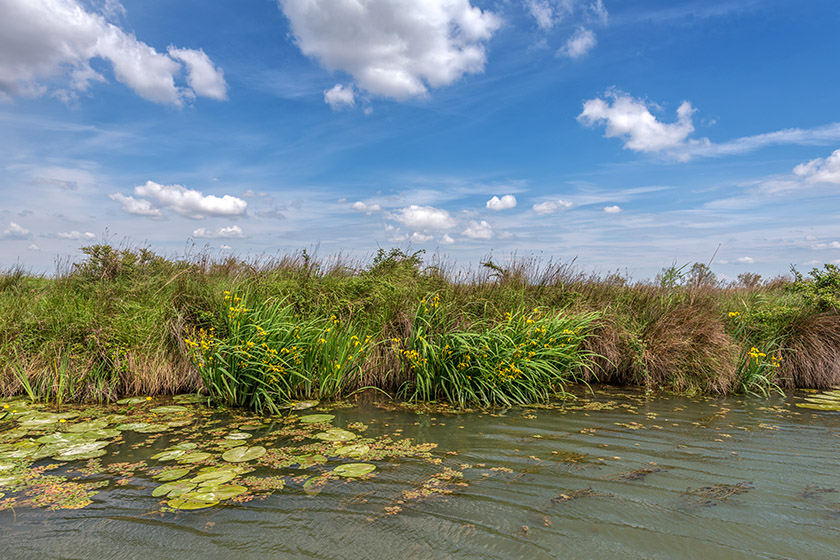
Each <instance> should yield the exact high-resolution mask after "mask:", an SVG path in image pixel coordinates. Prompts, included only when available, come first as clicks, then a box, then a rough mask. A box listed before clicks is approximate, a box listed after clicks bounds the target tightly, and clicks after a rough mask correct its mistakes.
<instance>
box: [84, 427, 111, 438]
mask: <svg viewBox="0 0 840 560" xmlns="http://www.w3.org/2000/svg"><path fill="white" fill-rule="evenodd" d="M79 435H80V436H82V437H84V438H85V439H106V438H107V439H110V438H115V437H117V436H118V435H120V431H119V430H114V429H111V428H102V429H101V430H91V431H89V432H83V433H81V434H79Z"/></svg>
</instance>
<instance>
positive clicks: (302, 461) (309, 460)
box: [292, 455, 327, 469]
mask: <svg viewBox="0 0 840 560" xmlns="http://www.w3.org/2000/svg"><path fill="white" fill-rule="evenodd" d="M296 459H297V462H298V465H299V466H300V468H302V469H308V468H309V467H311V466H314V465H321V464H323V463H326V462H327V458H326V457H324V456H323V455H301V456H300V457H296ZM292 464H294V463H292Z"/></svg>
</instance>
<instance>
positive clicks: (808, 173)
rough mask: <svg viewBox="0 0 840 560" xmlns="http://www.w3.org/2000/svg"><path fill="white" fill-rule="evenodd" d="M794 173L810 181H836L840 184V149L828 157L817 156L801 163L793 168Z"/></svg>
mask: <svg viewBox="0 0 840 560" xmlns="http://www.w3.org/2000/svg"><path fill="white" fill-rule="evenodd" d="M793 174H794V175H796V176H797V177H802V178H803V179H805V180H806V181H808V182H809V183H835V184H838V185H840V150H834V152H833V153H832V154H831V155H830V156H828V157H827V158H816V159H812V160H811V161H809V162H806V163H800V164H799V165H797V166H796V167H794V168H793Z"/></svg>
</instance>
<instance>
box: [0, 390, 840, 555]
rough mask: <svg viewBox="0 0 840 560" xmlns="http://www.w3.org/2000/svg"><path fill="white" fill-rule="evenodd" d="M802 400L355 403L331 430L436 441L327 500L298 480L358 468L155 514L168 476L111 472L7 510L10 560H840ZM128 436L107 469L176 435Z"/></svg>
mask: <svg viewBox="0 0 840 560" xmlns="http://www.w3.org/2000/svg"><path fill="white" fill-rule="evenodd" d="M798 400H799V399H798V398H795V397H789V398H781V397H777V398H773V399H770V400H765V399H743V398H683V397H669V396H661V395H660V396H656V397H652V398H650V399H646V398H645V396H644V395H643V394H642V393H638V392H632V391H624V390H622V391H617V390H599V391H597V392H596V395H595V396H594V397H593V396H591V395H590V396H589V397H586V398H585V400H580V401H575V402H573V403H571V404H567V405H565V406H561V405H558V406H555V407H551V408H546V409H542V408H511V409H507V410H497V411H493V412H487V411H483V412H482V411H475V412H470V413H466V414H447V413H445V412H442V411H439V410H430V411H426V412H421V413H416V412H412V411H407V410H403V409H399V408H393V409H389V408H391V407H389V406H387V405H385V406H386V408H385V409H383V408H381V407H382V406H383V405H382V403H369V404H363V405H356V406H354V407H353V408H346V409H338V410H333V411H330V413H331V414H334V415H335V419H334V420H333V421H332V422H331V424H332V425H334V426H338V427H347V426H348V424H352V423H357V422H362V423H364V424H365V425H366V426H367V429H366V430H365V431H364V432H363V433H362V432H361V427H360V426H359V425H358V424H352V426H351V429H355V430H356V431H357V432H358V433H360V435H362V436H363V437H365V438H378V437H382V436H385V435H390V436H391V437H392V438H393V439H394V440H395V441H398V440H401V439H403V438H412V439H413V440H414V441H415V442H416V443H434V444H436V445H437V447H436V448H435V449H433V450H432V451H431V456H430V457H428V458H386V459H381V460H372V461H365V462H370V463H373V464H375V465H376V466H377V469H376V471H375V472H374V476H372V477H370V478H369V479H365V480H360V479H335V480H328V481H327V482H326V484H324V485H323V486H322V487H321V491H320V493H319V494H317V495H308V494H307V493H306V492H304V490H303V488H302V484H303V481H304V477H305V476H306V475H307V474H312V473H315V474H317V473H318V472H322V471H326V470H330V469H331V468H333V467H334V466H335V465H336V464H339V463H341V462H347V461H348V460H350V459H344V460H337V459H333V458H330V461H329V462H328V463H327V464H325V465H315V466H314V467H310V468H309V469H308V470H305V471H304V470H302V469H297V468H287V467H284V468H283V469H280V470H279V471H272V470H270V469H267V468H265V466H263V467H262V468H260V469H258V470H257V471H255V473H256V474H261V475H268V474H275V475H277V474H279V475H282V476H284V477H285V482H286V487H285V488H283V489H282V490H278V491H275V492H273V493H258V494H256V495H255V497H254V499H249V500H248V501H243V502H242V503H225V502H223V503H222V504H221V505H218V506H215V507H210V508H207V509H202V510H196V511H164V512H161V511H160V509H161V505H162V502H161V499H160V498H155V497H153V496H152V495H151V492H152V490H153V489H154V488H155V487H156V486H157V485H158V483H157V482H156V481H154V480H152V479H151V478H150V477H149V476H148V475H147V474H145V473H143V472H141V471H138V472H134V473H133V475H134V476H131V477H129V480H128V481H125V480H123V481H122V482H121V483H120V484H117V483H116V482H115V480H116V479H117V478H118V477H116V476H111V477H110V479H109V480H110V482H109V485H108V486H106V487H104V488H103V489H102V490H101V491H100V492H99V493H98V494H96V495H95V496H94V497H93V503H92V504H90V505H88V506H87V507H85V508H83V509H78V510H66V509H62V510H58V511H47V510H45V509H43V508H32V507H22V506H17V507H14V508H13V509H7V510H5V511H0V526H2V528H3V531H2V537H0V557H2V558H15V559H27V558H33V559H36V558H37V559H39V560H40V559H44V558H50V559H52V558H55V559H71V558H72V559H75V558H113V559H135V558H136V559H143V560H148V559H150V558H155V559H157V558H178V559H179V560H188V559H192V558H201V559H216V558H218V559H223V558H224V559H227V558H237V559H249V558H261V559H262V558H313V559H325V560H326V559H339V558H342V559H343V558H348V559H379V558H382V559H388V560H392V559H394V558H412V559H414V558H418V559H422V558H429V559H432V558H433V559H435V560H438V559H440V558H459V559H460V558H464V559H467V558H481V559H490V558H498V559H512V558H527V559H542V558H591V559H598V558H605V559H609V558H620V559H622V560H629V559H642V558H645V559H647V558H656V559H660V558H662V559H665V558H681V559H691V558H698V559H708V558H715V559H741V558H744V559H746V558H797V559H809V558H814V559H827V558H840V534H838V533H840V531H838V527H840V492H838V491H836V490H835V488H837V489H838V490H840V481H839V480H838V473H839V472H840V471H838V469H837V467H838V459H840V447H838V443H840V440H838V436H840V414H838V413H833V412H822V411H811V410H806V409H800V408H797V407H795V406H794V404H795V402H798ZM306 412H311V411H306ZM300 414H305V412H301V413H300ZM219 420H220V418H219V417H218V416H215V417H212V418H211V417H208V418H205V419H204V420H201V421H200V422H198V423H197V424H196V425H197V426H205V428H201V429H202V430H204V429H207V430H209V429H210V428H209V426H212V425H214V424H213V422H219ZM221 421H222V422H228V423H230V424H236V423H241V422H242V421H243V419H242V418H241V417H240V418H233V417H222V418H221ZM277 429H278V426H277V425H273V424H264V425H262V427H261V428H260V429H259V430H257V431H255V432H254V434H255V437H254V440H253V441H258V440H262V442H263V443H264V444H268V445H266V446H267V447H270V442H271V441H278V443H277V445H289V436H288V434H286V435H285V436H283V437H281V438H279V439H278V438H277V437H276V433H277V432H276V430H277ZM198 433H199V434H201V433H202V432H201V431H199V432H198ZM272 434H275V435H272ZM124 437H125V441H124V442H123V443H121V444H119V445H117V444H112V445H111V446H109V447H108V455H106V456H105V457H103V458H102V459H101V461H102V463H103V464H108V463H109V462H114V461H116V460H120V461H136V460H139V459H145V460H146V461H147V462H148V463H149V465H154V464H155V461H152V460H148V456H149V455H151V454H152V453H153V452H157V451H160V450H162V449H165V448H166V447H167V445H170V444H171V443H172V441H175V440H176V439H177V438H175V439H173V437H174V436H173V435H172V434H171V433H166V434H164V435H163V436H162V437H159V439H157V441H155V442H154V443H153V444H151V445H150V447H138V448H136V449H131V447H132V446H133V445H137V444H142V443H143V441H145V438H147V437H149V436H144V435H142V434H125V436H124ZM153 437H154V436H153ZM213 437H215V436H213ZM272 438H273V439H272ZM204 439H205V440H208V441H209V439H212V438H211V437H210V436H209V435H208V436H206V437H205V438H204ZM307 441H309V440H302V441H301V442H300V443H306V442H307ZM115 450H119V451H120V454H119V455H118V456H114V455H113V451H115ZM357 460H359V459H357ZM361 460H364V458H363V459H361ZM50 462H51V461H50V460H44V461H41V462H39V463H37V464H45V463H50ZM77 463H78V464H83V463H84V462H83V461H79V462H77ZM73 465H74V463H72V462H70V463H67V464H65V466H64V467H61V469H59V470H58V471H56V472H64V470H67V469H71V468H72V467H73ZM62 469H64V470H62ZM7 497H8V496H7Z"/></svg>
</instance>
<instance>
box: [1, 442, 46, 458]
mask: <svg viewBox="0 0 840 560" xmlns="http://www.w3.org/2000/svg"><path fill="white" fill-rule="evenodd" d="M40 447H41V446H40V445H39V444H38V443H35V442H32V441H22V442H19V443H16V444H14V445H13V447H12V449H9V450H7V451H3V452H0V459H25V458H27V457H31V456H32V455H34V454H35V453H36V452H37V451H38V449H39V448H40Z"/></svg>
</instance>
